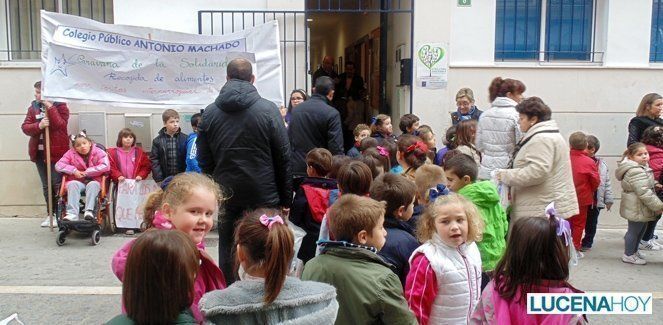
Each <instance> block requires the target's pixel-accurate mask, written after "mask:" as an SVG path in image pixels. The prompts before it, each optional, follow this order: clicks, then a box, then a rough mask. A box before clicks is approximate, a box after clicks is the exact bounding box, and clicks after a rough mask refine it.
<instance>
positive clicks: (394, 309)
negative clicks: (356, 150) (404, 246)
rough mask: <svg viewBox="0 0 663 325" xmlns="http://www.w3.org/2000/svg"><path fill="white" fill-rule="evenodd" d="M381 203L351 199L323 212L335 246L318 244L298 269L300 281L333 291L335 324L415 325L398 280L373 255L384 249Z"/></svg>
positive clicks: (332, 244)
mask: <svg viewBox="0 0 663 325" xmlns="http://www.w3.org/2000/svg"><path fill="white" fill-rule="evenodd" d="M384 213H385V203H384V202H378V201H375V200H373V199H370V198H368V197H363V196H358V195H354V194H345V195H343V196H341V197H340V198H339V199H338V200H337V201H336V202H335V203H334V204H333V205H332V206H331V208H330V209H329V212H328V214H327V216H328V217H329V218H328V220H329V228H330V231H331V233H332V234H333V235H334V238H336V240H337V241H323V242H320V243H318V244H319V245H320V246H322V253H321V254H320V255H318V256H317V257H315V258H313V259H311V260H310V261H308V263H306V266H305V267H304V273H303V274H302V280H311V281H318V282H324V283H328V284H331V285H333V286H334V287H336V292H337V296H336V299H337V300H338V304H339V309H338V317H337V318H336V324H416V323H417V320H416V319H415V318H414V315H413V314H412V312H411V311H410V309H409V308H408V306H407V301H406V300H405V298H404V296H403V287H402V285H401V282H400V280H398V276H396V274H395V273H394V272H392V271H391V269H390V268H389V264H388V263H386V262H385V261H384V260H383V259H382V258H381V257H380V256H379V255H378V254H377V252H378V250H380V248H382V246H384V243H385V237H386V235H387V232H386V230H385V229H384V227H383V223H384Z"/></svg>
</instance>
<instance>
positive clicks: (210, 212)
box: [111, 173, 226, 321]
mask: <svg viewBox="0 0 663 325" xmlns="http://www.w3.org/2000/svg"><path fill="white" fill-rule="evenodd" d="M221 202H222V196H221V190H220V189H219V185H218V184H217V183H216V182H214V180H212V179H211V178H210V177H209V176H206V175H203V174H198V173H182V174H178V175H177V176H175V177H173V179H172V180H171V181H170V183H169V184H168V185H167V186H166V188H165V190H158V191H156V192H154V193H152V194H150V196H149V197H148V198H147V201H146V202H145V208H144V216H143V228H145V229H150V228H157V229H166V230H175V229H177V230H179V231H182V232H184V233H185V234H187V235H188V236H189V238H190V239H191V241H192V242H193V243H194V244H195V245H196V247H197V248H198V250H199V251H200V253H201V263H200V268H199V269H198V272H197V275H196V281H195V285H194V299H193V304H192V305H191V311H192V312H193V314H194V316H195V317H196V319H197V320H198V321H202V319H203V318H202V315H201V313H200V310H199V309H198V301H199V300H200V298H201V297H202V296H203V294H205V293H206V292H209V291H212V290H216V289H223V288H225V287H226V280H225V277H224V275H223V273H222V272H221V270H220V269H219V267H218V266H217V265H216V263H215V262H214V260H213V259H212V258H211V257H210V256H209V255H208V254H207V252H206V251H205V243H204V241H205V236H206V235H207V234H208V233H209V231H210V229H212V223H213V222H214V220H215V219H216V218H217V215H218V213H219V205H220V203H221ZM132 245H133V241H130V242H128V243H127V244H125V245H124V246H123V247H122V248H120V250H119V251H117V252H116V253H115V255H114V256H113V261H112V265H111V266H112V269H113V272H114V273H115V275H116V276H117V278H118V279H120V281H122V280H123V279H124V270H125V267H126V262H127V255H128V254H129V251H130V250H131V247H132Z"/></svg>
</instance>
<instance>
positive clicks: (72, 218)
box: [62, 213, 78, 221]
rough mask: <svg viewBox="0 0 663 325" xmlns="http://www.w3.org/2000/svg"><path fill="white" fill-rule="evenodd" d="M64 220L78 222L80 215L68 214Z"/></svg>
mask: <svg viewBox="0 0 663 325" xmlns="http://www.w3.org/2000/svg"><path fill="white" fill-rule="evenodd" d="M62 219H63V220H67V221H78V215H76V214H73V213H67V215H65V216H64V218H62Z"/></svg>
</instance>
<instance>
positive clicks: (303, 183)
mask: <svg viewBox="0 0 663 325" xmlns="http://www.w3.org/2000/svg"><path fill="white" fill-rule="evenodd" d="M293 185H294V187H295V188H296V191H295V198H294V200H293V203H292V208H291V210H290V216H289V220H290V221H291V222H292V223H293V224H295V225H297V226H299V227H300V228H302V229H304V231H306V235H305V236H304V239H303V240H302V246H301V248H300V249H299V254H298V256H297V257H299V258H300V259H301V260H302V261H303V262H304V263H306V262H307V261H308V260H309V259H311V258H313V257H314V256H315V247H316V241H317V240H318V235H319V233H320V223H321V222H322V218H323V217H324V216H325V213H327V209H329V206H331V204H332V203H333V201H334V199H335V198H336V197H337V195H335V193H337V192H338V186H337V183H336V180H334V179H330V178H319V177H301V178H296V179H295V180H294V184H293Z"/></svg>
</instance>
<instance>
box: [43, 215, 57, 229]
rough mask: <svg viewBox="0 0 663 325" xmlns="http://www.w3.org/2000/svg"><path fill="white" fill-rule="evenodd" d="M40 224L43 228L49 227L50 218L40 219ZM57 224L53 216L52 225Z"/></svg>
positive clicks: (55, 225)
mask: <svg viewBox="0 0 663 325" xmlns="http://www.w3.org/2000/svg"><path fill="white" fill-rule="evenodd" d="M41 226H42V227H44V228H48V227H50V226H51V218H50V217H46V220H44V221H42V223H41ZM57 226H58V222H57V221H56V220H55V218H53V227H57Z"/></svg>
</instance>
